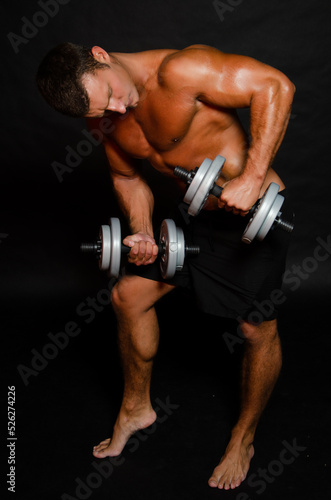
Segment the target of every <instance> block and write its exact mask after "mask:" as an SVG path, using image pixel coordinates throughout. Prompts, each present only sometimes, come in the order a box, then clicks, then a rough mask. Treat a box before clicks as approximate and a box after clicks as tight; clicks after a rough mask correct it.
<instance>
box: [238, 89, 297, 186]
mask: <svg viewBox="0 0 331 500" xmlns="http://www.w3.org/2000/svg"><path fill="white" fill-rule="evenodd" d="M293 94H294V86H293V85H292V84H291V83H290V82H289V80H287V79H285V80H284V82H279V81H274V82H273V83H272V84H270V85H269V86H268V87H266V88H265V89H262V90H260V91H259V92H257V93H256V94H254V95H253V96H252V100H251V107H250V112H251V126H250V132H251V143H250V147H249V150H248V154H247V159H246V163H245V167H244V170H243V176H244V177H246V176H247V178H249V179H250V180H251V181H252V182H255V183H256V184H257V185H262V184H263V181H264V179H265V176H266V174H267V171H268V169H269V167H270V166H271V164H272V162H273V160H274V157H275V155H276V153H277V151H278V149H279V147H280V145H281V142H282V140H283V138H284V134H285V131H286V128H287V125H288V121H289V117H290V112H291V105H292V100H293Z"/></svg>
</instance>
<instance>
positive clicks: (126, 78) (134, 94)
mask: <svg viewBox="0 0 331 500" xmlns="http://www.w3.org/2000/svg"><path fill="white" fill-rule="evenodd" d="M82 83H83V85H84V87H85V89H86V92H87V94H88V96H89V99H90V108H89V111H88V113H87V114H86V115H85V116H86V117H88V118H91V117H102V116H104V114H105V113H106V112H107V111H113V112H114V111H115V112H117V113H121V114H124V113H126V111H127V108H134V107H136V106H137V105H138V101H139V94H138V91H137V89H136V86H135V84H134V82H133V81H132V79H131V77H130V75H129V74H128V73H127V71H126V70H125V69H124V68H123V67H122V66H120V65H118V64H114V65H111V66H110V67H109V68H106V69H98V70H96V72H95V74H94V75H92V74H86V75H83V78H82Z"/></svg>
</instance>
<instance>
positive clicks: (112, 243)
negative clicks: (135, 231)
mask: <svg viewBox="0 0 331 500" xmlns="http://www.w3.org/2000/svg"><path fill="white" fill-rule="evenodd" d="M80 248H81V251H82V252H86V253H92V254H94V255H95V256H96V257H97V259H98V260H99V268H100V269H101V270H103V271H108V275H109V276H110V277H114V278H117V277H118V275H119V273H120V267H121V255H122V254H128V253H129V252H130V250H131V247H128V246H126V245H123V244H122V236H121V223H120V221H119V219H117V218H115V217H112V218H111V219H110V220H109V225H103V226H101V227H100V230H99V238H98V240H97V241H95V242H93V243H82V244H81V246H80ZM158 248H159V254H160V269H161V275H162V277H163V279H171V278H173V276H174V275H175V273H176V271H181V270H182V269H183V265H184V260H185V257H186V255H197V254H198V253H199V251H200V249H199V247H198V246H192V245H185V238H184V233H183V230H182V229H181V228H179V227H176V224H175V222H174V221H173V220H171V219H165V220H164V221H163V222H162V224H161V230H160V238H159V244H158Z"/></svg>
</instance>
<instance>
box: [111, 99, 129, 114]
mask: <svg viewBox="0 0 331 500" xmlns="http://www.w3.org/2000/svg"><path fill="white" fill-rule="evenodd" d="M107 109H109V111H116V112H117V113H122V114H124V113H126V107H125V106H124V104H123V102H122V101H120V100H119V99H111V100H110V101H109V104H108V106H107Z"/></svg>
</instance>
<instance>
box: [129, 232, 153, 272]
mask: <svg viewBox="0 0 331 500" xmlns="http://www.w3.org/2000/svg"><path fill="white" fill-rule="evenodd" d="M123 244H124V245H126V246H128V247H131V252H130V253H129V255H128V261H129V262H130V263H131V264H135V265H136V266H144V265H147V264H153V262H154V261H155V259H156V257H157V254H158V251H159V249H158V246H157V245H156V243H155V240H154V238H151V237H150V236H148V235H147V234H144V233H136V234H132V235H129V236H126V237H125V238H124V240H123Z"/></svg>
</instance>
